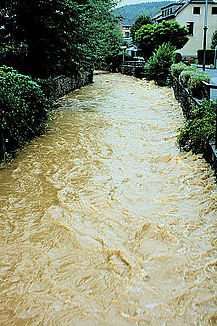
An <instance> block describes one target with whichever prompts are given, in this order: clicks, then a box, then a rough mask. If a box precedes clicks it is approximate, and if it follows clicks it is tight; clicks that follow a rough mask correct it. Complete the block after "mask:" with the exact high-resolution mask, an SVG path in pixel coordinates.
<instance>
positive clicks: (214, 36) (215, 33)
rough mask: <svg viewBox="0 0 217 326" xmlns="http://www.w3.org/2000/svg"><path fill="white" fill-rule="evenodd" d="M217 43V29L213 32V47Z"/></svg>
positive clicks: (213, 47) (212, 47)
mask: <svg viewBox="0 0 217 326" xmlns="http://www.w3.org/2000/svg"><path fill="white" fill-rule="evenodd" d="M216 45H217V30H216V31H215V32H214V33H213V34H212V39H211V49H215V46H216Z"/></svg>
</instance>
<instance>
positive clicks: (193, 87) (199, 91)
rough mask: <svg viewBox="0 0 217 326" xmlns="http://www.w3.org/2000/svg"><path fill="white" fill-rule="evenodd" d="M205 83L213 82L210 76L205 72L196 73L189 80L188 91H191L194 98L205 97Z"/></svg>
mask: <svg viewBox="0 0 217 326" xmlns="http://www.w3.org/2000/svg"><path fill="white" fill-rule="evenodd" d="M203 81H205V82H207V83H209V82H210V81H211V78H210V76H209V75H208V74H207V73H206V72H205V71H195V72H193V73H192V74H191V75H190V78H189V80H188V89H189V90H190V91H191V93H192V95H193V96H194V97H197V98H202V97H203V89H204V86H203V83H202V82H203Z"/></svg>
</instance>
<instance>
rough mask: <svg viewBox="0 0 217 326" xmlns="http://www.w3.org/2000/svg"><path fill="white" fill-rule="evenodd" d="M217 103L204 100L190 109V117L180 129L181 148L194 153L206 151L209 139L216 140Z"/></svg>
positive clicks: (179, 140) (179, 141)
mask: <svg viewBox="0 0 217 326" xmlns="http://www.w3.org/2000/svg"><path fill="white" fill-rule="evenodd" d="M216 111H217V103H216V102H215V103H213V102H210V101H207V100H203V101H202V103H201V105H198V106H197V107H196V108H195V109H192V110H190V113H189V119H188V120H186V121H185V126H184V127H183V128H181V129H180V135H179V137H178V143H179V146H180V148H182V149H184V150H185V151H192V152H193V153H196V154H199V153H205V152H206V148H207V144H208V142H209V141H211V140H214V136H215V130H216Z"/></svg>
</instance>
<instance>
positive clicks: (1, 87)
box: [0, 66, 51, 160]
mask: <svg viewBox="0 0 217 326" xmlns="http://www.w3.org/2000/svg"><path fill="white" fill-rule="evenodd" d="M50 107H51V102H50V101H49V100H48V98H47V97H46V95H45V94H44V93H43V91H42V90H41V88H40V87H39V85H38V84H37V83H36V82H34V81H33V80H32V79H31V78H30V77H28V76H24V75H21V74H19V73H18V72H17V71H16V70H14V69H13V68H9V67H6V66H4V67H1V68H0V160H5V158H6V157H7V156H8V155H9V154H10V153H11V152H12V151H14V150H15V149H17V148H19V147H22V146H23V145H24V144H25V143H26V142H27V141H29V140H31V139H32V138H33V137H36V136H38V135H39V134H40V133H41V131H42V130H44V127H45V125H46V120H47V117H48V111H49V109H50Z"/></svg>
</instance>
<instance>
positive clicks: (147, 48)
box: [136, 21, 188, 58]
mask: <svg viewBox="0 0 217 326" xmlns="http://www.w3.org/2000/svg"><path fill="white" fill-rule="evenodd" d="M187 41H188V31H187V28H186V27H184V26H181V25H180V24H179V23H177V22H175V21H163V22H162V23H160V24H158V25H156V26H153V25H145V26H142V27H141V28H140V29H139V30H138V31H137V32H136V44H137V45H138V47H139V48H140V49H141V50H142V54H143V56H144V57H146V58H147V57H149V56H150V55H151V53H152V52H153V50H154V49H155V48H156V47H158V46H159V45H162V44H163V43H165V42H170V44H171V45H172V46H174V47H175V48H176V50H177V49H181V48H182V47H183V46H184V45H185V44H186V43H187Z"/></svg>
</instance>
